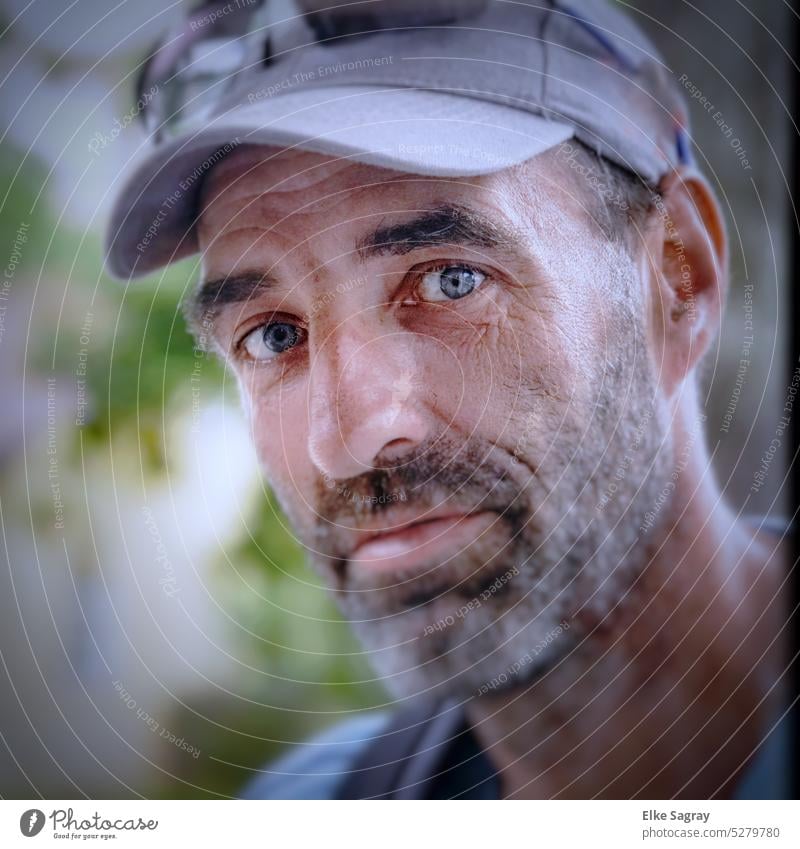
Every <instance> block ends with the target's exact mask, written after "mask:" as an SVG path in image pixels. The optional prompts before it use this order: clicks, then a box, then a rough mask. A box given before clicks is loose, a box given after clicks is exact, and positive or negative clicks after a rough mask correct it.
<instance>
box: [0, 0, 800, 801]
mask: <svg viewBox="0 0 800 849" xmlns="http://www.w3.org/2000/svg"><path fill="white" fill-rule="evenodd" d="M576 3H577V4H578V5H580V0H576ZM183 5H184V4H183V3H180V2H175V3H172V4H170V3H168V2H161V0H137V2H131V0H122V2H119V3H117V4H108V3H102V2H99V0H74V2H71V3H64V4H52V3H47V2H45V0H33V2H29V0H1V1H0V80H2V82H0V118H1V120H0V129H1V131H2V135H0V262H2V266H3V271H2V274H0V376H1V377H2V387H3V393H2V410H0V475H1V476H0V530H2V547H1V548H0V660H2V663H1V664H0V796H3V797H6V798H8V797H26V798H27V797H36V796H39V795H41V796H44V797H50V798H59V797H61V798H77V797H82V796H86V797H101V798H116V797H120V798H121V797H127V796H132V797H135V796H145V797H150V798H154V797H195V798H197V797H204V796H208V797H219V796H222V797H224V796H228V795H233V794H235V793H236V791H237V790H238V789H239V788H240V787H241V785H242V783H243V782H244V781H246V780H247V779H248V777H250V776H251V775H252V770H253V769H255V768H258V766H259V765H261V764H263V762H264V761H265V760H266V759H269V758H271V757H273V756H274V755H276V754H277V753H278V752H279V751H280V750H281V749H283V748H284V747H286V746H288V745H291V744H292V743H294V742H297V741H300V740H302V739H304V738H305V737H306V736H308V735H309V734H310V733H311V732H312V731H314V730H317V729H319V728H322V727H325V726H327V725H329V724H331V723H333V722H336V721H338V720H340V719H342V718H344V717H346V715H347V714H348V712H351V711H355V710H359V709H364V708H378V707H380V706H381V705H382V704H383V703H384V701H385V698H386V697H385V696H384V694H383V693H382V691H381V690H380V687H379V686H377V684H376V683H375V682H374V680H373V676H372V674H371V672H370V670H369V668H368V666H367V665H366V663H365V661H364V658H363V656H362V655H361V653H360V650H359V647H358V646H357V645H356V643H355V642H354V641H353V639H352V638H351V636H350V635H349V631H348V629H347V627H346V626H345V625H344V624H343V623H342V621H341V620H340V618H339V616H338V614H337V612H336V610H335V608H334V607H333V606H332V605H331V603H330V602H329V601H328V600H327V598H326V596H325V595H324V592H323V591H322V590H321V588H320V587H319V584H318V581H317V580H316V578H315V577H314V575H313V574H312V573H311V572H310V571H309V570H307V569H306V567H305V565H304V563H303V559H302V556H301V553H300V551H299V549H298V547H297V546H296V544H295V543H294V541H293V539H292V537H291V535H290V534H289V533H288V531H287V530H286V527H285V522H284V520H283V518H282V516H281V515H280V513H279V511H278V510H277V508H276V505H275V503H274V501H273V500H272V499H271V497H270V493H269V492H268V491H266V489H265V487H264V484H263V482H262V481H261V479H260V477H259V475H258V471H257V467H256V461H255V457H254V455H253V452H252V450H251V448H250V442H249V436H248V433H247V428H246V426H245V424H244V422H243V419H242V417H241V415H240V414H239V411H238V397H237V391H236V387H235V385H234V383H233V382H232V381H231V380H230V379H229V378H227V379H226V376H225V375H224V373H223V372H222V370H221V369H220V368H219V366H218V365H217V363H216V362H215V361H214V360H213V359H212V358H211V357H209V356H207V355H206V353H205V352H204V351H203V350H200V349H197V348H195V347H194V345H193V341H192V340H191V339H190V337H189V336H188V334H187V333H186V331H185V328H184V324H183V319H182V317H181V313H180V309H179V302H180V300H181V298H182V297H183V296H184V294H185V293H186V292H187V290H188V288H190V287H191V286H192V285H193V283H194V282H195V279H196V273H197V264H196V261H195V260H194V259H190V260H186V261H184V262H182V263H179V264H178V265H175V266H173V267H172V268H170V269H169V270H168V271H167V272H165V273H163V274H158V275H153V276H152V277H149V278H147V279H145V280H143V281H141V282H138V283H137V284H136V285H134V286H131V287H129V288H126V287H125V286H123V285H122V284H120V283H119V282H115V281H112V280H111V279H110V278H108V277H107V276H106V274H105V273H104V271H103V258H102V244H101V242H102V231H103V225H104V222H105V219H106V216H107V214H108V210H109V198H110V195H111V193H112V191H113V187H114V184H115V181H116V179H117V178H118V176H119V173H120V171H121V169H122V168H123V167H124V165H125V163H127V162H128V160H129V159H130V157H131V156H132V155H133V154H134V153H135V152H136V150H137V149H138V148H139V147H140V145H141V144H142V142H143V138H144V136H143V134H142V129H141V127H140V126H139V123H138V122H137V120H136V106H135V99H136V98H135V95H134V83H135V77H136V73H137V69H138V67H139V65H140V63H141V61H142V60H143V58H144V57H145V56H146V55H147V54H148V52H149V50H150V49H151V47H152V46H153V44H154V43H155V41H156V40H157V38H158V36H159V35H160V34H162V33H163V32H164V30H166V29H167V28H168V27H169V26H170V24H171V23H173V22H174V21H175V20H176V19H177V18H178V17H179V16H180V11H181V8H182V6H183ZM191 5H194V4H191ZM625 5H626V6H627V7H628V8H629V10H630V13H631V14H632V15H633V16H634V18H635V19H636V20H637V21H638V22H639V24H640V25H641V26H643V27H644V28H645V29H647V30H648V31H649V32H650V34H651V36H652V38H653V40H654V41H655V42H656V44H658V46H659V47H660V49H661V50H662V52H663V54H664V56H665V58H666V62H667V65H668V66H669V67H670V68H671V70H672V72H673V73H674V75H675V78H676V80H678V81H679V84H680V85H682V86H683V87H684V88H685V89H686V94H687V98H690V99H691V109H692V116H693V121H694V125H693V140H694V144H695V151H696V155H697V158H698V161H699V163H700V165H701V167H702V169H703V170H704V171H705V173H706V175H707V177H708V179H709V180H710V181H711V183H712V184H713V185H714V186H715V188H716V190H717V192H718V194H719V196H720V198H721V200H722V203H723V205H724V207H725V210H726V215H727V218H728V226H729V232H730V240H731V261H732V274H731V292H730V297H729V301H728V306H727V312H726V315H725V321H724V326H723V330H722V334H721V336H720V339H719V342H718V347H717V349H716V351H715V352H714V353H713V354H712V355H711V357H710V358H709V359H710V361H709V363H708V376H707V378H708V379H707V386H708V391H707V396H706V407H707V409H706V412H707V415H708V423H707V424H708V440H709V447H710V450H711V452H712V455H713V461H714V465H715V469H716V474H717V477H718V479H719V481H720V485H721V487H722V490H723V492H724V494H725V496H726V498H727V499H728V501H729V502H730V503H731V504H733V505H734V506H735V507H736V508H737V509H739V510H741V511H742V512H743V513H745V514H756V513H760V514H767V513H768V514H773V515H782V514H783V513H784V511H785V509H786V504H787V502H786V497H785V493H784V484H785V481H784V470H785V453H784V452H783V449H781V451H780V452H779V453H778V455H776V457H775V458H774V459H773V461H772V464H771V466H770V469H769V473H768V475H767V477H766V480H765V481H764V483H763V486H762V487H761V488H760V490H759V491H758V492H757V493H754V492H752V491H751V490H750V487H751V484H752V482H753V474H754V473H755V472H756V471H757V470H758V468H759V466H760V463H761V458H762V456H763V455H764V452H765V451H766V450H767V448H768V447H769V445H770V442H771V441H772V439H773V438H774V436H775V428H776V424H777V422H778V419H779V417H780V414H781V413H780V411H781V409H782V407H783V403H784V398H785V395H786V374H785V362H786V349H785V346H786V340H787V330H788V328H787V327H786V326H785V321H784V320H783V318H782V311H781V307H782V304H783V303H784V298H785V296H786V293H785V291H784V281H785V278H786V270H787V249H788V245H787V241H788V233H787V229H786V220H787V212H786V207H787V203H788V201H787V188H786V179H787V177H786V174H785V167H786V165H787V163H788V161H789V155H790V145H791V136H790V133H789V128H790V126H791V125H790V122H789V117H788V113H787V109H788V105H787V104H789V103H790V102H791V97H790V92H789V91H788V90H787V89H788V80H789V75H788V68H789V60H788V54H787V44H786V43H785V40H786V39H789V38H790V37H791V31H792V19H791V15H792V12H791V9H790V7H789V6H788V5H787V4H784V3H780V2H774V3H759V2H757V0H747V2H728V0H695V2H693V3H691V4H689V3H687V2H684V0H676V2H675V3H670V4H664V3H659V2H656V0H637V2H635V3H632V4H625ZM694 92H700V95H697V94H694ZM693 94H694V97H693ZM701 97H704V98H705V103H706V104H708V103H710V104H712V105H713V109H708V106H707V105H703V103H702V102H701V99H700V98H701ZM745 350H746V352H747V353H743V351H745ZM743 362H744V363H745V364H744V365H743Z"/></svg>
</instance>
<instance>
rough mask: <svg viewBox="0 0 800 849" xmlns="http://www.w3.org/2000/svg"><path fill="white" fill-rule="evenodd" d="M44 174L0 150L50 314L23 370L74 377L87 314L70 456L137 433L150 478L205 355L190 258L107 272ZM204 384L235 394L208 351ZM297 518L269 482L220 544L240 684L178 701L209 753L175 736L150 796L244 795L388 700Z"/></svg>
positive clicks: (10, 222) (192, 733)
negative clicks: (279, 759) (303, 540)
mask: <svg viewBox="0 0 800 849" xmlns="http://www.w3.org/2000/svg"><path fill="white" fill-rule="evenodd" d="M46 180H47V169H46V168H44V167H43V165H42V163H41V162H39V161H37V160H36V159H35V158H34V157H33V156H31V155H28V156H24V155H23V154H22V153H21V152H20V151H19V150H16V149H15V148H14V147H13V146H11V145H9V144H7V143H5V144H3V145H2V146H0V190H1V191H2V194H1V195H0V196H2V197H5V202H4V203H2V204H0V227H2V228H3V229H2V231H3V232H5V233H7V234H8V233H12V234H13V233H14V232H15V231H16V229H17V228H18V227H19V224H20V222H21V221H25V222H28V223H29V224H30V228H31V229H30V238H29V243H28V247H27V248H26V251H25V253H24V257H23V262H22V263H21V265H20V268H19V272H18V274H19V279H20V280H22V279H24V280H25V285H35V286H37V290H36V297H35V299H34V301H33V303H32V308H31V315H32V316H37V315H38V316H42V315H43V316H44V318H42V319H37V320H38V321H39V326H40V327H44V328H46V330H45V332H38V333H35V334H33V335H32V344H31V345H30V347H29V348H28V352H27V357H28V368H29V369H33V370H35V371H36V372H37V373H38V374H39V375H49V374H54V373H59V374H62V373H66V375H67V376H68V377H69V378H70V379H72V374H71V372H72V370H73V369H74V366H75V352H76V351H78V350H79V349H80V347H81V344H80V337H81V327H82V325H84V324H85V323H86V321H87V315H90V316H91V367H90V368H88V369H87V372H86V380H87V386H88V390H89V395H90V398H91V406H90V415H89V416H88V418H87V420H86V424H85V425H84V426H83V427H82V428H77V427H76V428H73V429H72V431H71V436H72V439H73V444H72V448H71V451H69V452H66V453H65V454H64V455H63V456H64V457H70V458H71V460H70V461H71V462H74V463H75V464H76V465H77V464H78V463H79V462H80V452H79V448H80V450H82V451H83V452H84V456H85V454H86V453H91V452H92V451H97V452H105V451H108V449H109V445H110V444H111V441H112V440H113V439H114V437H115V435H116V434H119V433H125V434H136V442H135V443H131V444H130V448H129V450H130V451H131V452H138V455H139V457H141V460H142V463H141V468H142V469H143V470H144V474H146V475H147V476H150V477H151V478H152V479H153V480H157V479H159V478H161V479H164V476H165V474H166V471H167V469H168V465H169V457H168V446H167V444H166V440H165V433H166V431H167V429H168V428H167V426H168V423H169V418H170V415H171V414H172V412H173V410H174V409H175V399H176V398H177V399H183V401H184V402H185V401H186V399H187V398H188V395H189V391H190V387H189V379H190V375H191V373H192V369H193V367H194V365H195V362H196V359H195V358H196V354H195V350H194V341H193V339H192V338H191V336H190V335H189V333H188V332H187V330H186V328H185V324H184V320H183V316H182V314H181V310H180V301H181V299H182V298H183V297H184V295H185V293H186V292H187V291H188V289H189V287H190V285H191V283H192V277H193V275H194V268H195V263H194V262H193V261H191V260H190V261H184V262H182V263H178V264H177V265H176V266H174V267H172V268H170V269H169V270H168V271H166V272H165V273H164V274H159V275H154V276H152V277H151V278H148V279H146V280H144V281H141V282H137V284H136V285H135V286H128V287H126V286H125V285H123V284H121V283H119V282H118V281H114V280H111V279H110V278H108V277H107V276H106V275H105V274H104V272H103V271H102V260H103V257H102V246H101V242H100V238H99V236H98V235H97V234H96V233H94V232H92V233H89V234H87V233H85V232H84V231H85V228H84V226H83V222H68V221H62V222H61V224H60V225H59V224H58V223H57V218H56V216H55V215H54V213H53V211H52V209H51V208H50V206H49V205H48V203H47V182H46ZM43 189H44V190H43ZM51 237H52V238H51ZM32 281H38V283H34V282H32ZM202 384H203V389H202V392H203V398H204V399H208V398H211V397H214V396H219V395H220V393H222V392H223V391H224V392H225V397H226V399H230V400H231V401H232V400H233V399H234V398H236V393H235V391H234V386H233V384H232V382H231V381H230V379H228V382H227V383H226V377H225V372H224V370H223V368H222V367H221V366H220V364H219V363H218V362H217V361H216V360H215V359H214V358H213V356H209V357H207V358H206V359H205V360H204V364H203V369H202ZM79 443H80V445H79ZM137 465H138V458H137ZM117 485H124V482H120V481H118V482H117ZM286 527H287V523H286V520H285V518H284V517H283V516H282V515H281V512H280V509H279V507H278V505H277V503H276V501H275V499H274V497H273V496H272V495H271V493H270V492H269V491H268V490H266V488H265V489H264V490H263V491H262V492H261V494H260V496H259V497H258V498H257V499H256V501H255V503H254V504H253V505H252V510H251V514H250V515H249V516H248V517H247V522H246V530H244V531H243V532H242V533H241V535H240V538H238V539H233V540H226V541H225V546H224V552H222V551H220V552H210V553H209V557H210V558H211V561H212V564H213V565H212V572H211V579H212V581H213V591H214V594H215V600H216V602H217V603H218V605H219V608H220V611H221V614H224V616H225V617H226V618H227V628H228V631H229V633H230V635H231V639H232V640H234V641H235V644H236V646H237V654H236V657H237V664H238V665H237V676H238V679H239V680H238V686H237V688H236V691H235V692H231V693H226V692H224V691H222V690H221V689H219V688H214V687H212V686H209V688H208V690H207V691H206V692H198V693H194V694H193V695H191V697H187V698H185V699H183V701H184V705H185V706H182V705H180V704H178V703H177V702H176V703H175V704H174V705H173V706H172V707H171V710H172V715H171V717H170V718H169V719H168V720H167V719H164V720H163V722H162V724H163V725H169V727H171V728H178V729H180V731H181V733H182V734H183V735H184V736H185V737H186V739H187V740H188V739H191V740H193V741H200V746H201V748H202V750H203V752H204V753H213V758H211V757H207V756H204V757H202V758H200V759H198V760H196V761H194V760H192V759H191V758H189V759H188V762H187V758H186V757H185V756H184V757H180V756H179V755H180V753H179V752H178V750H176V749H175V747H171V746H167V747H166V749H167V750H166V751H165V752H164V759H165V760H164V763H163V764H161V765H160V766H161V769H153V770H152V772H151V778H150V785H149V786H148V787H143V788H139V790H140V792H142V793H143V794H146V795H148V796H151V797H175V796H179V797H191V798H197V797H203V796H209V797H215V796H219V795H223V796H224V795H229V794H235V793H236V791H237V790H238V789H239V788H240V787H241V785H242V783H243V781H245V780H247V778H248V777H249V776H250V775H251V774H252V773H251V772H250V771H249V770H253V769H257V768H258V767H260V766H262V765H263V764H264V762H265V760H267V759H271V758H272V757H274V756H275V755H276V754H277V753H279V751H280V750H281V749H282V747H283V746H285V745H287V744H288V743H291V742H293V741H295V742H296V741H301V740H303V739H304V738H305V737H307V736H308V734H310V733H312V732H313V731H315V730H317V729H319V728H320V727H322V726H325V725H327V724H329V723H331V722H334V721H337V720H338V719H339V718H340V717H339V714H340V713H347V712H349V711H354V710H358V709H360V708H363V707H375V706H378V705H380V703H381V700H382V694H381V690H380V688H379V687H378V686H376V685H375V684H373V683H371V682H370V677H371V674H370V671H369V669H368V667H367V664H366V662H365V660H364V658H363V656H362V654H361V652H360V650H359V647H358V646H357V644H356V643H355V641H354V639H353V637H352V636H351V634H350V631H349V629H348V627H347V626H346V624H345V623H344V622H343V621H342V619H341V617H340V616H339V614H338V612H337V610H336V609H335V607H334V606H333V604H332V603H331V602H330V600H329V599H328V597H327V595H326V594H325V592H324V590H323V589H322V588H321V587H320V586H319V585H318V580H317V579H316V578H315V577H314V575H313V574H312V573H311V572H310V571H309V570H308V569H307V567H306V566H305V565H304V562H303V556H302V552H301V550H300V548H299V546H298V545H297V543H296V542H295V540H294V539H293V538H292V536H291V534H290V533H289V532H288V531H287V529H286ZM243 659H244V660H243ZM232 663H233V661H232ZM239 668H241V675H239V674H238V673H239ZM120 677H122V678H124V677H125V676H124V674H122V675H121V676H120Z"/></svg>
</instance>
